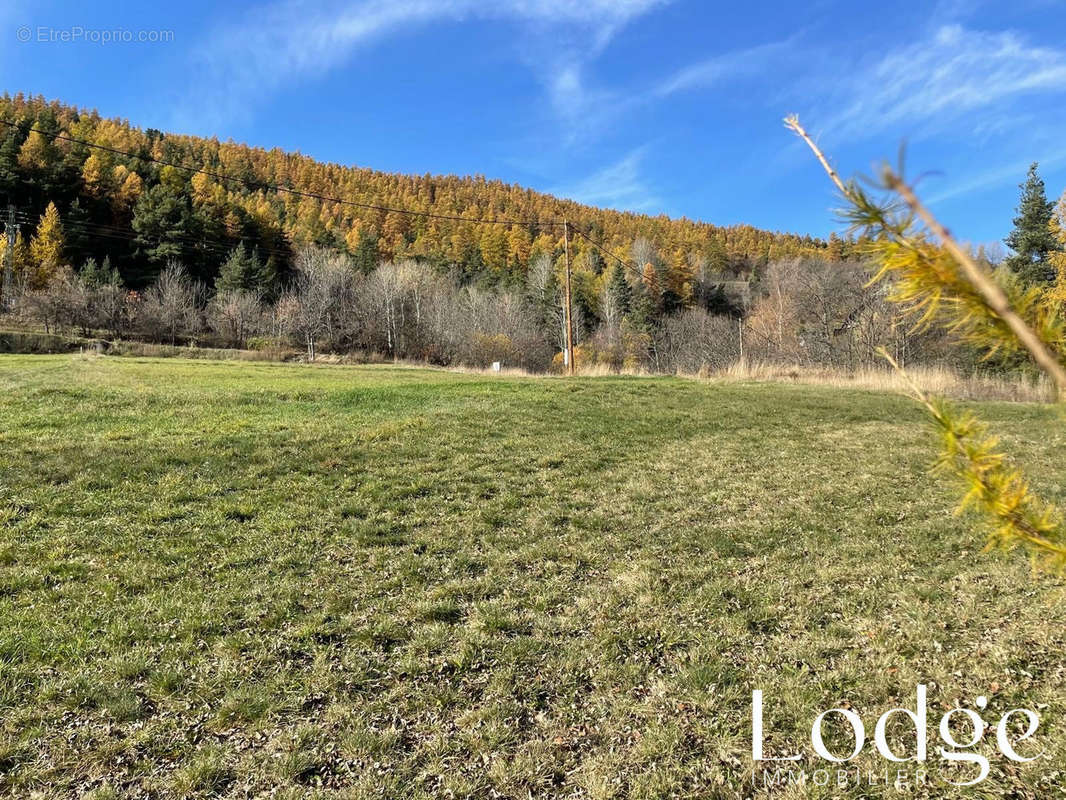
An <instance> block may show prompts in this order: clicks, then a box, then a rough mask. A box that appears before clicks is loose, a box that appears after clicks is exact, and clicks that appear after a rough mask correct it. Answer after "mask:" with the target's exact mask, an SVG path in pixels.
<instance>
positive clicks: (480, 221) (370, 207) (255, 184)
mask: <svg viewBox="0 0 1066 800" xmlns="http://www.w3.org/2000/svg"><path fill="white" fill-rule="evenodd" d="M0 125H6V126H8V127H9V128H17V129H19V130H26V131H27V132H29V133H39V134H41V135H42V136H50V137H51V138H52V139H59V140H61V141H64V142H71V143H72V144H80V145H83V146H85V147H91V148H93V149H95V150H102V151H104V152H106V153H112V154H114V155H120V156H125V157H127V158H136V159H139V160H141V161H150V162H152V163H154V164H160V165H162V166H165V167H173V168H174V169H180V170H183V171H185V172H189V173H193V174H200V175H207V176H208V177H210V178H214V179H215V180H218V181H231V182H234V183H241V184H244V185H245V186H247V187H249V188H251V189H254V190H256V191H260V190H264V189H268V190H272V191H275V192H285V193H287V194H291V195H293V196H295V197H303V198H308V199H313V200H322V201H325V202H329V203H338V204H340V205H346V206H353V207H355V208H361V209H364V210H367V211H380V212H383V213H386V214H388V213H393V214H405V215H407V216H412V217H426V218H429V219H442V220H449V221H452V222H472V223H474V224H477V225H538V226H544V227H548V226H551V227H558V226H560V225H562V224H563V223H562V221H560V220H551V221H544V220H537V219H524V220H521V219H488V218H485V217H475V218H473V219H471V218H468V217H461V216H459V215H457V214H437V213H435V212H432V211H413V210H411V209H407V208H393V207H391V206H379V205H375V204H373V203H359V202H356V201H355V200H344V199H342V198H339V197H330V196H328V195H322V194H317V193H315V192H304V191H300V190H299V189H290V188H288V187H286V186H280V185H278V184H272V183H265V182H260V181H252V180H249V179H247V178H240V177H237V176H235V175H226V174H224V173H221V172H216V171H214V170H209V169H204V168H202V167H189V166H186V165H184V164H176V163H174V162H173V161H167V160H165V159H161V158H154V157H152V156H148V155H143V154H139V153H131V152H129V151H128V150H120V149H118V148H116V147H108V146H107V145H102V144H96V143H95V142H89V141H86V140H85V139H77V138H75V137H73V136H67V135H65V134H62V133H50V132H48V131H43V130H41V129H40V128H35V127H33V126H30V127H28V128H25V129H23V127H22V126H21V125H19V124H18V123H16V122H9V121H7V120H0Z"/></svg>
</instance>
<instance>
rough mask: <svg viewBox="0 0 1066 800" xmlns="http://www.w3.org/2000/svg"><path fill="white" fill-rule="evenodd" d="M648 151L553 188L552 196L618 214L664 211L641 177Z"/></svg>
mask: <svg viewBox="0 0 1066 800" xmlns="http://www.w3.org/2000/svg"><path fill="white" fill-rule="evenodd" d="M647 152H648V146H647V145H644V146H642V147H638V148H636V149H634V150H631V151H630V152H629V153H627V154H626V155H625V156H623V157H622V158H621V159H619V160H618V161H616V162H614V163H613V164H609V165H607V166H606V167H603V168H602V169H599V170H597V171H596V172H593V173H592V174H591V175H589V176H587V177H585V178H583V179H581V180H579V181H577V182H576V183H574V184H571V185H569V186H560V187H556V188H554V189H551V190H550V191H551V194H554V195H557V196H559V197H565V198H568V199H570V200H576V201H577V202H579V203H586V204H588V205H594V206H601V207H605V208H614V209H617V210H619V211H650V210H653V209H656V208H661V207H662V202H661V200H660V199H659V198H658V197H656V196H655V194H654V192H653V191H652V190H651V189H650V188H649V186H648V185H647V183H646V181H645V180H644V178H643V177H642V174H641V163H642V162H643V161H644V158H645V156H646V155H647Z"/></svg>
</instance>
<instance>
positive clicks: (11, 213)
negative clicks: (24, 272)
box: [0, 204, 18, 311]
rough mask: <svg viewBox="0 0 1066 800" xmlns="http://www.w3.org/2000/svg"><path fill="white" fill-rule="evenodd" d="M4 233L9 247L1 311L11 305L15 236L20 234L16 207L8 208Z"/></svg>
mask: <svg viewBox="0 0 1066 800" xmlns="http://www.w3.org/2000/svg"><path fill="white" fill-rule="evenodd" d="M4 233H5V234H6V235H7V247H6V252H5V253H4V282H3V287H2V289H0V291H2V294H0V309H2V310H5V311H6V310H7V309H8V308H9V307H10V305H11V291H12V284H13V282H14V281H13V274H12V267H13V265H12V263H11V262H12V261H14V259H15V235H16V234H17V233H18V226H17V225H16V224H15V207H14V206H13V205H10V204H9V205H8V207H7V222H6V223H5V224H4Z"/></svg>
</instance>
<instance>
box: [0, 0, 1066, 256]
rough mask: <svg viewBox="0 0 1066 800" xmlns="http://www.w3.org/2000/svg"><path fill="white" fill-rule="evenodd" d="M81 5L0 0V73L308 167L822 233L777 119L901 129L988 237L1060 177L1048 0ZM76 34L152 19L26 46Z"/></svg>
mask: <svg viewBox="0 0 1066 800" xmlns="http://www.w3.org/2000/svg"><path fill="white" fill-rule="evenodd" d="M20 6H21V7H20ZM86 6H87V4H83V3H79V2H73V1H72V0H66V1H65V2H48V1H47V0H41V2H36V3H34V4H32V5H29V4H15V3H11V2H8V0H0V41H3V46H2V47H0V77H2V79H0V90H7V91H10V92H17V91H23V92H27V93H34V94H37V93H40V94H44V95H45V96H46V97H48V98H58V99H60V100H62V101H64V102H68V103H74V104H77V105H80V106H84V107H93V108H96V109H98V110H99V111H100V112H101V113H102V114H104V115H105V116H117V117H123V118H126V119H128V120H130V121H131V122H132V123H134V124H135V125H139V126H142V127H155V128H160V129H163V130H170V131H177V132H183V133H193V134H200V135H213V136H218V137H219V138H221V139H228V138H232V139H234V140H237V141H242V142H248V143H250V144H254V145H260V146H264V147H273V146H278V147H282V148H284V149H287V150H299V151H301V152H303V153H306V154H308V155H310V156H313V157H315V158H318V159H322V160H327V161H335V162H339V163H344V164H355V165H359V166H366V167H372V168H375V169H381V170H388V171H397V172H412V173H425V172H432V173H458V174H463V175H465V174H482V175H485V176H487V177H489V178H501V179H503V180H505V181H508V182H514V183H519V184H522V185H525V186H530V187H533V188H535V189H539V190H544V191H549V192H553V193H556V194H561V195H565V196H568V197H573V198H574V199H577V200H580V201H583V202H588V203H593V204H596V205H604V206H610V207H614V208H620V209H632V210H637V211H645V212H649V213H653V214H657V213H665V214H669V215H671V216H687V217H690V218H694V219H701V220H705V221H708V222H714V223H718V224H730V223H738V222H747V223H751V224H754V225H757V226H759V227H763V228H770V229H776V230H788V231H796V232H803V233H812V234H817V235H825V234H827V233H828V232H829V231H831V230H834V229H839V228H840V225H839V223H837V222H836V221H835V220H834V218H833V215H832V213H831V209H832V207H833V205H834V198H833V195H832V193H831V191H830V187H829V184H828V182H827V179H826V178H825V176H824V174H823V173H822V172H821V170H820V169H819V167H818V166H817V164H816V163H815V162H814V160H813V159H812V157H811V156H810V154H809V153H808V152H807V151H805V150H804V148H803V147H802V145H801V143H799V142H797V141H794V140H793V139H791V138H790V136H789V134H788V133H787V132H786V131H785V130H784V128H783V127H782V125H781V118H782V117H783V116H784V115H785V114H787V113H789V112H798V113H799V114H800V116H801V119H802V120H803V121H804V123H805V124H806V125H807V126H808V128H809V129H810V130H811V131H812V132H814V133H815V134H816V135H817V137H818V139H819V141H820V142H821V143H822V145H823V146H824V147H825V148H826V149H827V151H828V152H829V153H830V155H831V156H832V157H833V159H834V161H835V162H836V164H837V166H838V167H839V168H840V170H841V171H842V172H843V173H845V174H850V173H853V172H856V171H868V170H869V169H870V166H871V164H873V163H874V162H876V161H877V160H879V159H882V158H886V157H888V158H893V159H894V158H895V157H896V154H897V152H898V149H899V145H900V143H901V142H902V141H903V140H906V142H907V147H908V149H907V153H908V157H907V164H908V171H909V172H910V173H911V174H912V175H918V174H922V175H923V178H922V180H921V182H920V189H921V193H922V194H923V196H924V197H926V198H927V199H928V200H929V201H930V203H931V204H932V206H933V207H934V209H935V210H936V211H937V212H938V213H939V214H940V215H941V216H942V218H943V219H944V221H945V222H946V223H947V224H948V225H949V227H951V228H952V229H953V230H954V231H956V232H957V233H958V234H959V235H961V236H963V237H964V238H966V239H968V240H970V241H974V242H988V241H994V240H998V239H1001V238H1002V236H1003V235H1005V233H1006V232H1007V230H1008V229H1009V226H1010V219H1011V217H1012V215H1013V209H1014V206H1015V204H1016V202H1017V195H1018V190H1017V184H1018V182H1019V181H1020V180H1022V178H1023V177H1024V173H1025V169H1026V167H1027V165H1028V163H1029V162H1030V161H1033V160H1037V161H1040V162H1041V173H1042V174H1043V176H1044V178H1045V180H1046V182H1047V184H1048V191H1049V194H1051V195H1053V196H1058V195H1059V194H1060V193H1061V192H1062V190H1063V189H1066V136H1064V131H1066V127H1064V124H1066V102H1064V100H1066V37H1064V36H1063V35H1062V34H1063V32H1064V31H1066V3H1063V2H1058V1H1057V0H1014V2H1012V3H1009V4H1008V3H1001V2H977V0H953V1H945V2H940V3H931V2H910V3H909V2H884V3H881V4H868V3H845V2H831V0H807V2H804V3H795V2H784V1H783V0H775V1H774V2H757V1H756V2H749V3H729V4H724V3H722V4H715V3H710V2H699V1H698V0H672V1H671V0H578V1H577V2H568V1H566V0H348V1H347V2H336V1H334V0H320V1H319V2H314V3H312V2H294V1H293V0H279V1H277V2H266V3H260V4H251V3H240V2H231V3H225V4H220V3H216V2H203V0H185V1H184V2H181V3H166V4H159V5H158V7H152V6H155V4H138V5H136V6H134V5H133V4H126V3H93V4H92V6H93V7H92V8H88V7H86ZM24 28H28V29H29V31H28V33H29V38H30V41H28V42H20V41H19V36H20V35H21V36H23V37H25V36H26V35H27V32H26V31H25V30H21V31H20V29H24ZM78 29H81V31H82V33H81V34H80V35H81V36H82V37H83V39H84V38H88V37H89V35H90V34H89V33H88V32H89V31H94V30H108V31H110V30H125V31H130V32H132V35H133V36H134V37H136V36H137V35H138V32H139V31H156V30H163V31H170V32H172V33H171V34H170V37H169V38H170V39H171V40H170V41H167V42H156V43H139V42H130V43H125V42H117V43H116V42H112V43H100V42H98V41H96V42H94V41H84V40H83V41H76V42H69V41H68V42H63V41H39V38H40V37H41V36H42V35H43V36H44V38H46V39H47V38H49V37H50V36H53V37H55V36H60V35H62V33H63V32H64V31H72V32H74V33H72V34H71V35H78V34H77V33H76V31H77V30H78ZM50 31H53V33H50ZM54 32H58V34H57V33H54Z"/></svg>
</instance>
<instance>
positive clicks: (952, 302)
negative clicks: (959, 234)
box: [785, 116, 1066, 573]
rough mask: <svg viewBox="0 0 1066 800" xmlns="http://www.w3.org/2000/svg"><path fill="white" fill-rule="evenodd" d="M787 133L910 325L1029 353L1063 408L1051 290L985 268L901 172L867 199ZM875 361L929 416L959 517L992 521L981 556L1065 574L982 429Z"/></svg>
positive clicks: (885, 173)
mask: <svg viewBox="0 0 1066 800" xmlns="http://www.w3.org/2000/svg"><path fill="white" fill-rule="evenodd" d="M785 125H786V127H787V128H789V129H790V130H792V131H793V132H795V133H796V134H797V135H798V136H799V137H800V138H802V139H803V140H804V141H805V142H806V143H807V145H808V146H809V147H810V148H811V150H812V151H813V152H814V154H815V156H816V157H817V158H818V161H819V162H820V163H821V164H822V166H823V167H824V168H825V170H826V172H827V173H828V174H829V177H830V179H831V180H832V181H833V183H834V184H835V185H836V187H837V189H838V190H839V191H840V193H841V195H842V197H843V199H844V201H845V203H846V207H845V209H844V210H843V212H842V216H843V217H844V218H845V219H846V220H847V221H849V222H850V223H851V226H852V229H853V230H860V231H861V232H862V233H863V235H864V237H865V238H866V241H867V245H866V247H867V252H868V253H869V254H870V256H871V257H872V258H873V259H874V260H875V261H876V263H877V265H878V267H879V271H878V273H877V275H876V276H875V278H874V280H885V279H888V280H890V281H891V282H892V293H891V295H890V299H892V300H893V301H894V302H896V303H898V304H899V305H900V306H901V307H902V308H903V310H904V311H905V313H907V314H909V315H911V316H912V317H916V318H917V325H919V326H922V325H930V324H933V323H934V322H938V323H940V324H943V325H945V326H946V327H947V328H948V329H949V330H951V331H953V332H955V333H957V334H959V335H960V337H961V338H962V339H964V340H965V341H967V342H969V343H971V344H973V345H976V346H977V347H979V348H980V349H982V350H983V351H984V352H985V355H986V357H991V356H993V355H995V354H996V353H1014V352H1025V353H1027V354H1028V355H1029V356H1030V357H1031V358H1032V360H1033V361H1034V362H1035V363H1036V365H1037V366H1039V367H1040V368H1041V369H1042V370H1043V371H1044V372H1045V373H1046V374H1047V375H1048V376H1049V377H1050V378H1051V379H1052V381H1053V382H1054V384H1055V386H1056V387H1057V389H1058V396H1059V399H1060V401H1066V366H1064V362H1066V357H1064V354H1066V329H1064V323H1063V319H1062V314H1061V310H1060V306H1059V304H1058V303H1057V302H1055V300H1054V298H1053V297H1052V293H1051V292H1049V291H1044V290H1042V289H1040V288H1038V287H1027V286H1025V285H1023V284H1022V282H1020V281H1019V280H1017V279H1016V278H1013V277H1012V276H1010V275H1007V274H1006V273H1002V274H990V273H989V272H987V271H986V270H984V269H983V268H982V267H981V266H980V265H978V264H977V263H976V262H975V261H974V259H973V258H971V257H970V255H969V254H968V253H967V252H966V251H965V250H964V249H963V248H962V247H961V246H960V245H959V244H958V243H957V242H956V241H955V239H954V238H953V237H952V236H951V234H950V233H949V232H948V230H947V229H946V228H945V227H944V226H943V225H942V224H941V223H940V222H939V221H938V220H937V219H936V218H935V217H934V216H933V215H932V213H930V212H929V211H928V209H926V208H925V207H924V206H923V205H922V203H921V202H920V201H919V200H918V198H917V196H916V195H915V193H914V190H913V189H912V188H911V186H910V185H909V184H907V183H906V182H905V181H904V180H903V178H902V176H901V174H900V173H898V172H896V171H894V170H892V169H891V168H889V167H888V166H885V167H884V168H883V169H882V173H881V176H880V177H881V180H880V185H881V188H883V189H885V190H887V191H888V192H890V193H891V195H892V196H891V197H890V199H889V200H885V201H878V200H875V199H874V198H872V197H871V196H870V195H869V194H868V193H867V192H866V191H865V190H864V189H863V188H862V187H861V186H860V185H859V183H858V181H856V180H854V179H852V180H849V181H847V182H845V181H843V180H841V178H840V177H839V175H837V173H836V171H835V170H834V169H833V167H832V166H831V165H830V163H829V161H828V159H827V158H826V157H825V155H824V154H823V153H822V151H821V149H820V148H819V147H818V145H817V144H816V143H815V142H814V141H813V140H812V139H811V137H810V136H809V135H808V134H807V132H806V130H804V128H803V127H802V126H801V125H800V123H799V120H798V118H796V117H795V116H791V117H788V118H786V119H785ZM920 226H924V228H923V227H920ZM930 235H932V236H935V237H936V239H937V240H939V244H937V243H936V242H934V241H933V240H932V239H931V238H930ZM881 355H882V356H883V357H884V358H885V359H886V360H887V361H888V362H889V363H890V364H891V365H892V366H893V367H894V368H895V369H896V370H897V371H899V372H900V373H901V374H902V375H903V376H904V378H906V379H907V381H908V383H909V385H910V387H911V391H912V394H913V396H914V397H915V399H916V400H918V402H920V403H921V404H922V405H923V406H924V407H925V408H926V410H927V411H928V412H929V415H930V417H931V419H932V421H933V424H934V426H935V428H936V430H937V433H938V436H939V438H940V440H941V454H940V456H939V457H938V459H937V461H936V463H935V468H936V469H937V470H938V471H941V472H943V473H946V474H949V475H951V476H953V477H954V478H955V479H956V480H958V481H959V482H960V483H961V484H962V486H963V487H964V489H965V494H964V495H963V497H962V500H961V502H960V504H959V508H958V510H959V511H960V512H961V511H963V510H965V509H968V508H973V509H975V510H977V511H979V512H981V513H982V514H983V515H984V517H985V519H986V520H987V521H989V522H990V523H991V530H990V532H989V535H988V539H987V543H986V549H991V548H997V547H998V548H1005V549H1008V548H1011V547H1015V546H1021V547H1024V548H1025V549H1026V550H1027V551H1028V552H1029V554H1030V556H1031V558H1032V559H1033V563H1034V566H1040V567H1043V568H1045V569H1049V570H1052V571H1055V572H1059V573H1063V572H1066V529H1064V527H1063V521H1062V519H1063V517H1062V513H1061V512H1060V511H1059V510H1058V509H1057V508H1055V507H1054V506H1053V505H1051V504H1049V503H1047V502H1046V501H1044V500H1043V499H1041V498H1040V497H1039V496H1037V495H1036V494H1035V493H1034V492H1033V491H1032V490H1031V489H1030V487H1029V483H1028V481H1027V480H1026V478H1025V476H1024V475H1023V474H1022V472H1021V471H1020V470H1019V469H1017V468H1016V467H1015V466H1013V465H1012V464H1011V463H1010V462H1009V460H1008V459H1007V457H1006V455H1005V454H1004V453H1003V452H1002V450H1001V449H1000V446H999V440H998V439H997V438H996V437H995V436H993V435H991V434H990V433H989V431H988V427H987V426H986V425H985V424H984V423H983V422H981V421H980V420H978V419H977V417H976V416H974V415H973V414H972V413H963V414H960V413H959V412H957V411H956V410H955V409H954V408H952V407H951V406H950V405H949V404H947V403H946V402H945V401H943V400H941V399H937V398H930V397H929V396H927V395H926V394H925V393H924V392H923V391H922V390H921V389H920V388H919V387H918V386H917V385H916V384H915V383H914V382H913V381H911V380H910V378H909V376H907V374H906V372H904V370H903V369H902V368H901V367H900V366H899V365H898V364H897V363H896V361H895V360H894V359H893V358H892V356H891V355H890V354H889V353H888V352H887V351H885V350H883V349H882V350H881Z"/></svg>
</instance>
